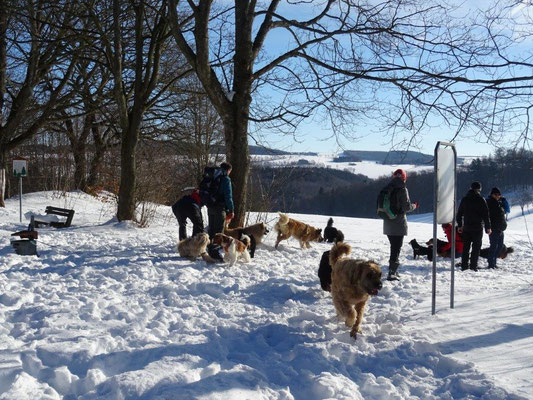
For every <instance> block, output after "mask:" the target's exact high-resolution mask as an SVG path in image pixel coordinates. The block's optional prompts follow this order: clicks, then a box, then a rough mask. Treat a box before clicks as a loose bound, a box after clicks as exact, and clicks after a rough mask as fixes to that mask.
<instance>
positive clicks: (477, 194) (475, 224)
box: [456, 182, 491, 271]
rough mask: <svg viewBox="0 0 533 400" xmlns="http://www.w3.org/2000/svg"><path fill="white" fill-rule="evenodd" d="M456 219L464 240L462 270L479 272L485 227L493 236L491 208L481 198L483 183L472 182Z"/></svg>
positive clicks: (458, 229) (462, 200)
mask: <svg viewBox="0 0 533 400" xmlns="http://www.w3.org/2000/svg"><path fill="white" fill-rule="evenodd" d="M456 219H457V227H458V228H457V231H458V232H459V233H460V234H461V237H462V239H463V255H462V257H461V270H462V271H464V270H466V269H469V268H470V269H471V270H473V271H477V262H478V259H479V251H480V250H481V242H482V240H483V226H485V232H487V234H489V235H490V234H491V225H490V218H489V208H488V206H487V202H486V201H485V199H484V198H483V197H481V183H479V182H472V184H471V185H470V190H469V191H468V192H467V193H466V195H465V197H463V198H462V199H461V203H460V204H459V209H458V210H457V218H456ZM470 247H472V254H470ZM469 262H470V264H469Z"/></svg>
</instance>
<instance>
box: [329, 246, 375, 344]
mask: <svg viewBox="0 0 533 400" xmlns="http://www.w3.org/2000/svg"><path fill="white" fill-rule="evenodd" d="M351 250H352V249H351V247H350V245H348V244H346V243H337V244H335V245H334V246H333V247H332V248H331V250H330V252H329V263H330V264H331V266H332V272H331V296H332V298H333V305H334V306H335V309H336V310H337V314H338V315H339V316H340V317H343V318H344V319H345V323H346V326H348V327H351V330H350V336H351V337H353V338H354V339H356V337H357V333H358V332H360V326H361V322H362V321H363V315H364V312H365V306H366V302H367V301H368V299H369V298H370V296H371V295H377V294H378V290H379V289H381V287H382V284H381V268H380V267H379V265H377V264H376V263H375V262H374V261H365V260H354V259H352V258H343V256H344V255H345V254H350V252H351Z"/></svg>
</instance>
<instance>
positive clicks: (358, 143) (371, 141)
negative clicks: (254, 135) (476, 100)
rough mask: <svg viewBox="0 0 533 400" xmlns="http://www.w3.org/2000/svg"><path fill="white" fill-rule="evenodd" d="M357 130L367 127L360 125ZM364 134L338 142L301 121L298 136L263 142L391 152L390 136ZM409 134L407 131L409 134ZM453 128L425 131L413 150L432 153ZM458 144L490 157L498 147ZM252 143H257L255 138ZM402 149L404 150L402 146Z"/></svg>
mask: <svg viewBox="0 0 533 400" xmlns="http://www.w3.org/2000/svg"><path fill="white" fill-rule="evenodd" d="M354 129H364V128H361V127H358V128H354ZM358 134H359V135H360V136H361V137H360V138H358V139H349V138H340V139H339V142H340V143H338V142H337V140H336V139H335V138H333V137H331V135H332V133H331V130H330V129H328V128H326V127H321V126H320V125H319V124H317V123H315V122H311V121H309V122H307V123H303V124H301V126H300V127H299V130H298V134H297V135H296V137H293V136H291V135H287V136H281V135H279V136H277V135H268V137H267V138H263V139H262V144H264V145H265V146H267V147H271V148H275V149H280V150H285V151H293V152H317V153H337V152H341V151H343V150H371V151H372V150H373V151H376V150H379V151H388V150H391V149H392V148H393V147H394V146H393V144H392V143H391V137H390V136H385V135H383V134H378V133H376V132H372V131H371V130H369V131H368V132H360V133H359V132H358ZM408 134H409V133H406V135H408ZM452 137H453V132H452V130H449V131H445V130H441V131H439V132H437V131H436V130H432V131H431V132H426V133H425V134H424V135H423V136H422V137H421V138H420V140H419V141H418V143H417V144H415V145H413V146H412V147H411V148H410V150H413V151H420V152H422V153H425V154H433V152H434V150H435V146H436V144H437V142H438V141H442V142H448V141H450V140H451V139H452ZM454 143H455V146H456V150H457V155H458V156H463V157H464V156H488V155H489V154H491V153H494V151H495V147H494V146H493V145H489V144H487V143H479V142H477V141H475V140H473V139H469V138H465V137H461V138H458V139H456V140H455V142H454ZM251 144H255V143H254V142H253V141H252V142H251ZM401 149H405V147H402V148H401Z"/></svg>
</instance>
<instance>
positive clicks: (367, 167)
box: [252, 153, 434, 179]
mask: <svg viewBox="0 0 533 400" xmlns="http://www.w3.org/2000/svg"><path fill="white" fill-rule="evenodd" d="M336 156H337V154H330V153H317V154H316V155H307V154H291V155H275V156H270V155H268V156H265V155H254V156H252V160H253V161H254V162H256V163H259V164H262V165H264V166H269V167H287V166H288V165H291V164H292V165H296V164H298V163H299V164H298V166H299V167H301V166H302V165H301V163H302V162H305V165H303V166H309V167H319V168H332V169H339V170H343V171H347V172H351V173H352V174H360V175H365V176H366V177H368V178H370V179H377V178H381V177H389V176H391V174H392V172H393V171H394V170H396V169H398V168H402V169H403V170H405V171H406V172H407V174H409V173H410V172H414V171H416V172H422V171H433V169H434V167H433V165H431V166H421V165H413V164H380V163H378V162H375V161H357V162H334V161H333V159H334V158H335V157H336Z"/></svg>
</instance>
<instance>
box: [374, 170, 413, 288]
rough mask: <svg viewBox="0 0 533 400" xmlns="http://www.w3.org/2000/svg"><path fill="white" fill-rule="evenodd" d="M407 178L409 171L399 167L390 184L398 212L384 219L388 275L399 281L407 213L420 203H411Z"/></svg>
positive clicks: (392, 197) (391, 201) (391, 198)
mask: <svg viewBox="0 0 533 400" xmlns="http://www.w3.org/2000/svg"><path fill="white" fill-rule="evenodd" d="M406 180H407V173H406V172H405V171H404V170H403V169H397V170H396V171H394V173H393V178H392V180H391V181H390V182H389V185H388V186H389V187H390V189H391V195H390V203H391V209H392V211H393V212H394V213H395V214H396V217H395V218H394V219H384V220H383V234H385V235H387V238H388V239H389V244H390V257H389V274H388V275H387V280H389V281H397V280H398V279H399V278H400V276H399V274H398V267H399V266H400V260H399V259H400V252H401V250H402V245H403V237H404V236H406V235H407V217H406V213H408V212H411V211H413V210H415V209H416V208H417V207H418V203H416V202H415V203H411V200H410V199H409V192H408V191H407V187H406V186H405V181H406Z"/></svg>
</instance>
